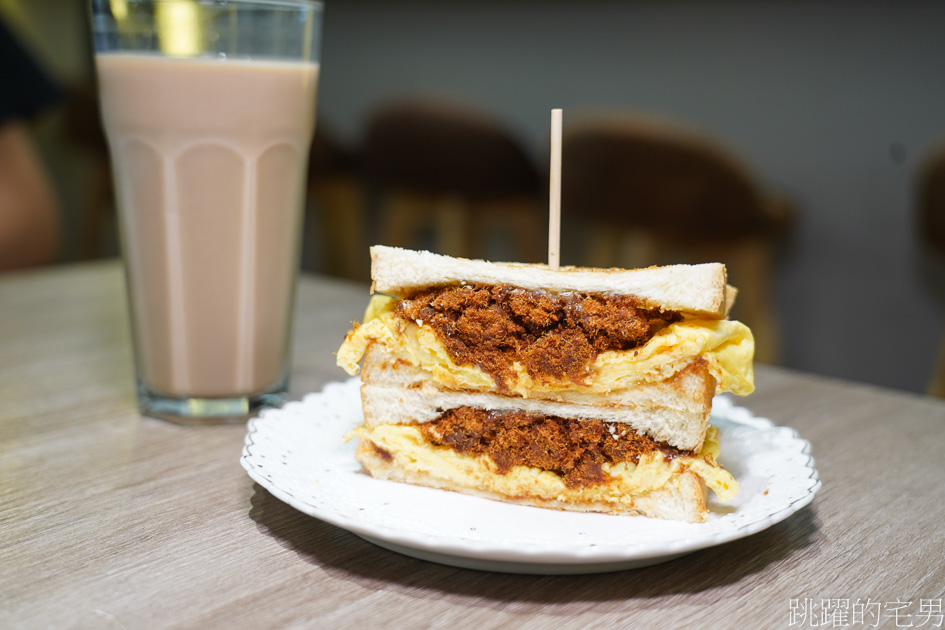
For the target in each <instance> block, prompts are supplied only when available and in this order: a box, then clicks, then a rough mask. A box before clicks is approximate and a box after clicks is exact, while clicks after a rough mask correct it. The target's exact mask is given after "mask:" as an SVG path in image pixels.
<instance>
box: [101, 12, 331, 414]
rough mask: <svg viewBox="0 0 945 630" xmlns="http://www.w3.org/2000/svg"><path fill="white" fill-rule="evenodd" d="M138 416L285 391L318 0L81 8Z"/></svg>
mask: <svg viewBox="0 0 945 630" xmlns="http://www.w3.org/2000/svg"><path fill="white" fill-rule="evenodd" d="M91 8H92V30H93V34H94V41H95V63H96V69H97V73H98V82H99V91H100V98H101V107H102V119H103V122H104V126H105V131H106V135H107V137H108V143H109V149H110V153H111V159H112V170H113V174H114V182H115V194H116V200H117V206H118V211H119V212H118V215H119V226H120V232H121V245H122V253H123V258H124V262H125V270H126V277H127V284H128V296H129V306H130V311H131V321H132V333H133V343H134V350H135V366H136V373H137V386H138V400H139V406H140V409H141V411H142V413H143V414H145V415H149V416H156V417H161V418H165V419H169V420H174V421H178V422H182V423H186V424H201V423H216V422H221V421H226V420H232V419H242V418H245V417H246V416H247V415H250V414H252V413H254V412H255V411H256V410H257V409H259V408H260V407H262V406H268V405H278V404H281V403H282V402H284V401H285V399H286V396H287V392H288V372H289V363H290V344H291V333H292V313H293V310H294V301H295V286H296V282H297V280H298V268H299V264H300V260H299V258H300V256H299V252H300V246H301V234H302V229H301V228H302V220H303V212H302V208H303V204H304V190H305V180H306V170H307V161H308V153H309V146H310V143H311V138H312V134H313V131H314V124H315V95H316V89H317V83H318V72H319V58H318V51H319V40H320V33H321V10H322V6H321V3H319V2H309V1H301V0H299V1H294V0H91Z"/></svg>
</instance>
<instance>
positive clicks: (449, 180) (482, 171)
mask: <svg viewBox="0 0 945 630" xmlns="http://www.w3.org/2000/svg"><path fill="white" fill-rule="evenodd" d="M363 156H364V169H365V173H366V175H367V177H368V178H369V180H370V181H372V182H374V183H377V184H379V185H388V186H397V187H407V188H414V189H417V190H418V191H422V192H428V193H435V194H436V193H444V194H457V195H460V196H463V197H468V198H473V199H479V198H490V197H501V196H507V195H514V194H531V193H533V192H534V191H535V190H537V189H538V183H539V175H538V172H537V170H536V169H535V167H534V165H533V164H532V162H531V160H530V159H529V158H528V156H527V155H526V153H525V151H524V150H523V149H522V147H521V146H520V145H519V143H518V141H517V140H516V138H515V137H514V136H513V135H512V134H511V133H510V132H509V131H508V130H507V129H506V128H505V127H504V126H503V125H501V124H500V123H498V122H497V121H496V120H494V119H493V118H492V117H491V116H489V115H488V114H485V113H482V112H480V111H477V110H475V109H473V108H471V107H469V106H466V105H461V104H456V103H452V102H448V101H445V100H433V99H430V100H427V99H419V98H416V99H408V100H397V101H391V102H388V103H385V104H383V105H381V106H380V107H378V108H377V109H376V110H375V111H374V113H373V114H372V115H371V116H370V117H369V119H368V122H367V132H366V137H365V140H364V144H363Z"/></svg>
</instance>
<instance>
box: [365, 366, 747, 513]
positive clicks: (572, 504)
mask: <svg viewBox="0 0 945 630" xmlns="http://www.w3.org/2000/svg"><path fill="white" fill-rule="evenodd" d="M369 359H371V360H369V361H367V362H366V364H365V368H366V369H365V370H364V371H363V372H362V378H364V379H365V382H364V383H363V385H362V400H363V403H364V405H363V407H364V410H365V423H364V425H363V426H361V427H358V428H356V429H354V430H353V431H351V432H350V433H349V436H348V437H349V439H350V438H357V439H358V446H357V449H356V458H357V459H358V461H359V462H361V464H362V465H363V466H364V467H365V469H366V470H367V471H368V472H369V473H370V474H371V475H372V476H373V477H376V478H379V479H388V480H392V481H399V482H404V483H409V484H413V485H420V486H428V487H432V488H441V489H445V490H453V491H456V492H461V493H464V494H469V495H473V496H478V497H483V498H488V499H495V500H500V501H506V502H510V503H517V504H522V505H530V506H536V507H543V508H555V509H562V510H571V511H581V512H605V513H610V514H642V515H646V516H651V517H656V518H664V519H673V520H682V521H688V522H699V521H703V520H705V518H706V516H707V513H708V511H707V507H706V496H707V489H711V490H713V491H714V492H715V493H716V494H717V495H718V497H719V499H720V500H722V501H727V500H729V499H731V498H732V497H734V496H735V494H736V493H737V491H738V482H737V481H735V479H734V478H733V477H732V476H731V474H729V473H728V472H727V471H726V470H724V469H723V468H722V467H721V466H720V465H719V464H718V463H717V462H716V458H717V457H718V454H719V443H718V432H717V430H716V429H715V427H712V426H711V425H708V416H709V411H710V410H711V397H710V396H709V397H706V396H705V395H704V393H698V394H693V392H691V391H688V390H689V389H691V388H692V384H691V383H690V382H689V381H692V380H694V379H695V380H698V377H697V376H695V375H699V374H702V375H703V376H704V379H705V380H706V381H707V382H705V383H704V384H703V386H702V387H704V388H705V389H707V390H711V389H713V388H714V385H715V381H714V379H712V377H711V376H710V375H708V374H707V371H706V370H704V369H701V370H700V369H699V367H700V366H699V365H698V364H696V365H694V366H693V371H694V372H695V375H691V376H687V377H686V389H682V390H681V387H682V385H681V380H682V379H680V378H678V377H677V378H675V379H667V382H666V383H664V384H662V385H660V384H656V385H655V386H654V387H656V388H659V387H660V386H662V387H663V388H664V389H665V390H666V392H667V396H666V397H665V399H664V400H663V402H668V401H670V400H673V399H674V398H680V397H682V398H687V397H688V398H693V400H692V401H691V404H695V405H696V406H698V404H697V403H696V401H700V403H699V404H701V405H702V412H701V413H699V414H697V416H700V417H698V418H697V419H695V420H694V421H693V422H690V423H689V424H688V426H686V427H680V428H679V429H678V430H677V431H675V432H673V433H672V434H670V435H666V436H662V437H663V439H664V440H668V441H661V440H660V439H655V438H653V437H651V435H652V433H651V432H650V431H648V430H643V429H641V428H640V427H641V425H643V426H646V418H647V417H648V416H653V417H656V418H661V417H665V416H666V415H667V414H666V410H665V409H664V408H662V407H661V406H660V405H658V404H657V405H654V404H653V402H652V400H651V398H650V397H648V398H647V399H646V400H626V401H623V404H622V405H621V406H619V407H616V408H615V407H614V406H613V405H612V404H611V405H608V406H606V407H599V408H595V406H594V405H589V404H576V403H574V402H568V401H564V402H562V401H540V400H532V401H528V404H523V401H522V400H521V399H518V398H514V397H505V396H501V395H483V394H482V393H480V392H465V393H464V392H453V391H450V392H444V391H441V390H439V389H437V388H436V387H435V385H433V384H432V383H430V382H422V381H420V380H419V379H420V376H419V375H418V374H417V373H416V372H412V371H411V369H410V368H409V366H405V365H401V364H399V363H398V362H396V361H394V362H391V361H390V357H384V356H383V355H375V356H373V357H369ZM680 390H681V391H680ZM681 393H686V396H680V394H681ZM582 402H583V401H582ZM672 413H678V410H670V415H672ZM670 442H672V444H670Z"/></svg>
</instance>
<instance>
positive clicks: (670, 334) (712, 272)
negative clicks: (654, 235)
mask: <svg viewBox="0 0 945 630" xmlns="http://www.w3.org/2000/svg"><path fill="white" fill-rule="evenodd" d="M371 254H372V275H373V277H374V278H375V281H374V290H375V291H387V292H389V293H391V294H393V295H381V294H376V295H374V296H373V298H372V299H371V302H370V304H369V305H368V308H367V310H366V312H365V317H364V322H363V324H362V325H360V326H356V327H355V328H353V329H352V330H351V331H350V332H349V333H348V335H347V337H346V339H345V342H344V343H343V344H342V346H341V348H340V349H339V351H338V356H337V361H338V365H339V366H341V367H342V368H344V369H345V370H346V371H347V372H348V373H349V374H352V375H353V374H356V373H357V372H358V369H359V364H360V362H361V360H362V358H363V357H364V353H365V352H366V351H367V348H368V347H369V346H370V345H371V344H374V343H379V344H381V345H383V346H384V347H385V348H387V349H388V351H390V352H391V353H392V354H394V355H395V356H397V357H398V358H400V359H402V360H403V361H405V362H407V363H409V364H411V365H414V366H416V367H419V368H420V369H422V370H424V371H425V372H426V373H427V374H429V375H430V377H431V378H432V379H433V380H435V381H436V382H437V383H439V384H441V385H442V386H443V387H446V388H450V389H461V390H480V391H483V390H485V391H493V390H496V391H499V392H501V393H506V394H511V395H517V396H522V397H526V398H532V397H538V398H550V399H554V398H556V397H558V396H560V395H563V394H564V393H569V394H571V393H583V394H590V395H594V396H610V395H614V394H619V392H621V391H624V390H626V389H628V388H636V387H637V386H639V385H640V384H643V383H658V382H661V381H664V380H666V379H667V378H670V377H672V376H673V375H674V374H676V373H678V372H681V371H682V370H684V369H686V368H687V367H688V366H689V364H690V363H692V361H693V360H695V359H696V358H702V359H704V360H705V361H706V363H707V366H708V369H709V371H710V373H711V374H712V375H713V377H714V378H715V379H716V382H717V391H719V392H722V391H730V392H732V393H735V394H737V395H741V396H744V395H747V394H749V393H751V392H752V391H753V390H754V374H753V369H752V357H753V355H754V339H753V337H752V335H751V331H750V330H749V329H748V327H747V326H745V325H744V324H742V323H740V322H737V321H732V320H728V319H724V315H725V313H726V307H727V303H726V295H727V291H726V282H725V280H726V278H725V267H724V265H720V264H709V265H675V266H669V267H652V268H648V269H640V270H593V269H581V268H564V269H562V270H551V269H550V268H548V267H545V266H543V265H514V264H495V263H488V262H485V261H471V260H463V259H456V258H450V257H447V256H438V255H436V254H432V253H429V252H410V251H408V250H401V249H397V248H390V247H373V248H372V249H371ZM441 268H442V269H441ZM530 272H533V273H534V275H536V276H537V277H538V279H537V280H536V279H531V280H529V278H530ZM461 273H462V274H466V275H468V278H466V277H464V276H461V275H460V274H461ZM609 279H612V280H613V283H612V284H608V280H609ZM555 280H557V281H556V282H555ZM641 296H642V297H641ZM664 297H665V300H664V299H663V298H664Z"/></svg>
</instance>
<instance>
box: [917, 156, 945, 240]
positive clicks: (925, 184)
mask: <svg viewBox="0 0 945 630" xmlns="http://www.w3.org/2000/svg"><path fill="white" fill-rule="evenodd" d="M918 208H919V233H920V236H921V238H922V240H923V242H925V244H926V245H928V246H929V247H931V248H932V249H934V250H935V251H937V252H938V253H939V254H941V255H945V141H943V142H940V143H939V144H938V145H937V146H936V147H935V148H933V149H931V150H930V151H929V152H928V153H927V154H926V156H925V157H924V158H923V161H922V165H921V168H920V170H919V178H918Z"/></svg>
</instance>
